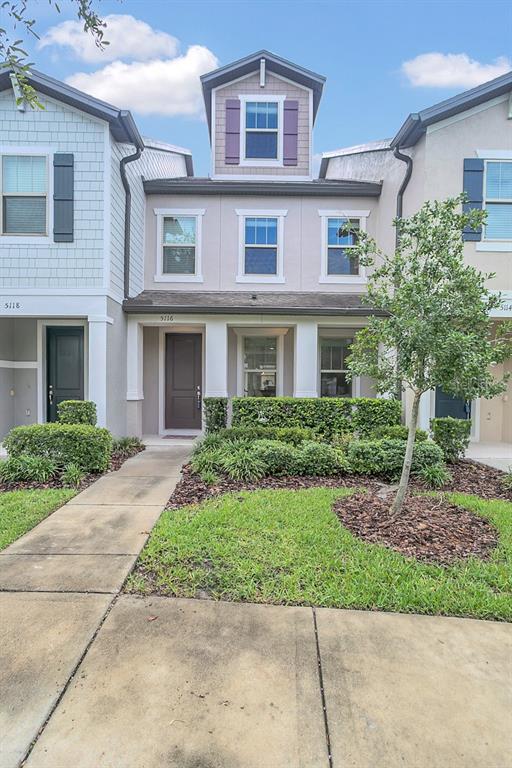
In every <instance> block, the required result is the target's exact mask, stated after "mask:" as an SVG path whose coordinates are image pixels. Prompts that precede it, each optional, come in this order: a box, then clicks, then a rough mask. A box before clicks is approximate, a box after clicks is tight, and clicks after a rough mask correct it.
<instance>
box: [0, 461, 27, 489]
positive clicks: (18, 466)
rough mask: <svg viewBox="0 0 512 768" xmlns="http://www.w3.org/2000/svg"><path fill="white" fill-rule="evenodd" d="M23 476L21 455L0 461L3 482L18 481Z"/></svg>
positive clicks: (0, 475) (0, 476) (0, 474)
mask: <svg viewBox="0 0 512 768" xmlns="http://www.w3.org/2000/svg"><path fill="white" fill-rule="evenodd" d="M22 476H23V464H22V460H21V457H20V458H18V457H14V456H13V457H10V458H8V459H5V460H4V461H2V462H0V480H2V482H3V483H18V482H20V480H21V479H22Z"/></svg>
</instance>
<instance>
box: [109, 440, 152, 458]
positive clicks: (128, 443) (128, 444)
mask: <svg viewBox="0 0 512 768" xmlns="http://www.w3.org/2000/svg"><path fill="white" fill-rule="evenodd" d="M144 447H145V446H144V443H143V442H142V440H140V439H139V438H138V437H115V438H114V439H113V441H112V453H115V454H116V455H117V456H123V457H125V456H126V457H127V456H133V455H134V454H136V453H138V452H139V451H142V450H144Z"/></svg>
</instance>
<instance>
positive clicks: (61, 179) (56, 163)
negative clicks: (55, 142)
mask: <svg viewBox="0 0 512 768" xmlns="http://www.w3.org/2000/svg"><path fill="white" fill-rule="evenodd" d="M73 191H74V160H73V155H72V154H68V153H57V154H55V155H54V156H53V240H54V242H55V243H72V242H73V218H74V216H73V205H74V203H73Z"/></svg>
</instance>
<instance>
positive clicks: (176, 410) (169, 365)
mask: <svg viewBox="0 0 512 768" xmlns="http://www.w3.org/2000/svg"><path fill="white" fill-rule="evenodd" d="M165 428H166V429H201V335H200V334H198V333H168V334H166V337H165Z"/></svg>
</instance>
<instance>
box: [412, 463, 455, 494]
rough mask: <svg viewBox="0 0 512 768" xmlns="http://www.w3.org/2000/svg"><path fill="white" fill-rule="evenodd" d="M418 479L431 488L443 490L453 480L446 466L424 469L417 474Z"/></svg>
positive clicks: (438, 465) (436, 465)
mask: <svg viewBox="0 0 512 768" xmlns="http://www.w3.org/2000/svg"><path fill="white" fill-rule="evenodd" d="M417 477H418V478H419V479H420V480H423V482H424V483H426V485H428V486H429V488H442V487H443V485H446V484H447V483H449V482H450V481H451V479H452V476H451V474H450V473H449V472H448V470H447V469H446V467H445V466H444V464H432V465H431V466H429V467H423V468H422V469H420V471H419V472H417Z"/></svg>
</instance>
